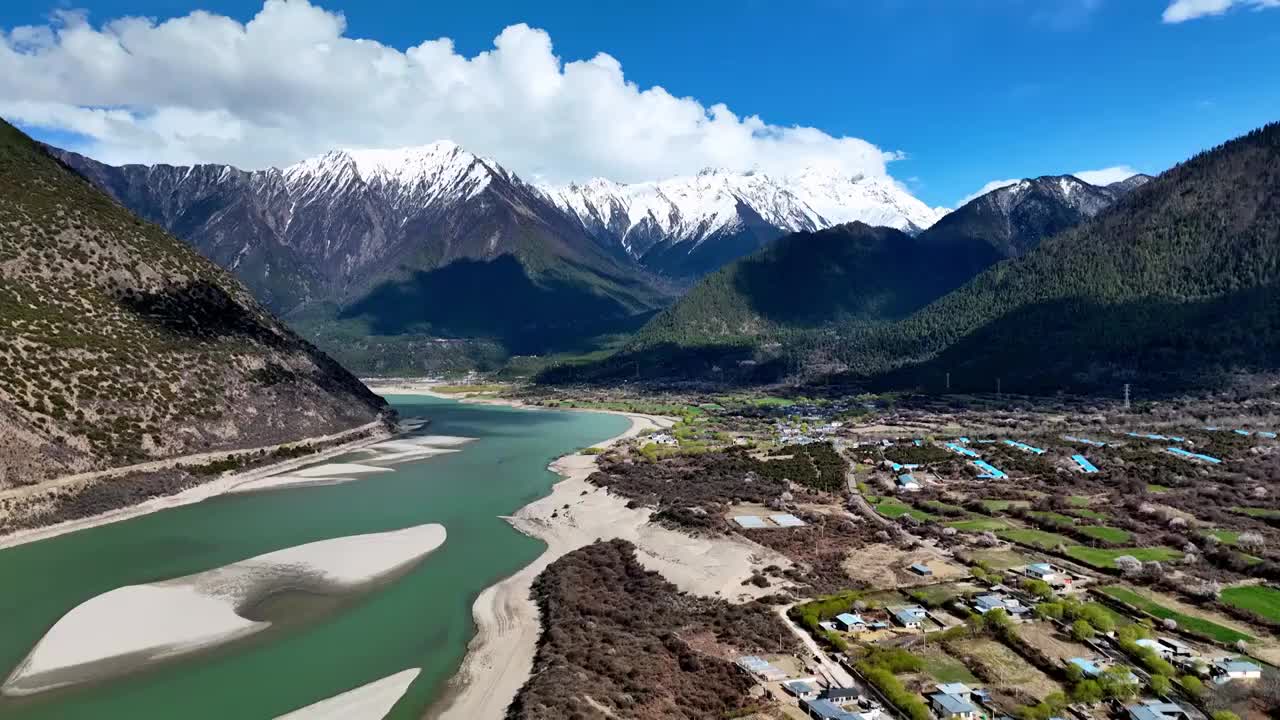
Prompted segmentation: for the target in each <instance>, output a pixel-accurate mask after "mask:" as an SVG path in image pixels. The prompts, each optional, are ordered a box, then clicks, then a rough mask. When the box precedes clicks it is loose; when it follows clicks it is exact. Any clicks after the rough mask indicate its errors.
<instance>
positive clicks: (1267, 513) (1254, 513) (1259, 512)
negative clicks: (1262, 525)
mask: <svg viewBox="0 0 1280 720" xmlns="http://www.w3.org/2000/svg"><path fill="white" fill-rule="evenodd" d="M1231 512H1234V513H1240V514H1241V515H1248V516H1249V517H1255V518H1262V519H1264V520H1275V519H1277V518H1280V510H1272V509H1271V508H1255V507H1233V508H1231Z"/></svg>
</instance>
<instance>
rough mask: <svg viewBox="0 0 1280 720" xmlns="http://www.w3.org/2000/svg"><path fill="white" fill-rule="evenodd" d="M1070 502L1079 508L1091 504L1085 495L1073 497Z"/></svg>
mask: <svg viewBox="0 0 1280 720" xmlns="http://www.w3.org/2000/svg"><path fill="white" fill-rule="evenodd" d="M1070 500H1071V504H1072V505H1075V506H1077V507H1084V506H1085V505H1088V504H1089V498H1087V497H1085V496H1084V495H1072V496H1071V498H1070Z"/></svg>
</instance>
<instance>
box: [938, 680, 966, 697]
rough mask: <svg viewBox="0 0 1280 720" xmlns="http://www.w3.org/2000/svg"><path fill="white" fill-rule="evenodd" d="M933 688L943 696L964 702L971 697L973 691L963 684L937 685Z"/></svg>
mask: <svg viewBox="0 0 1280 720" xmlns="http://www.w3.org/2000/svg"><path fill="white" fill-rule="evenodd" d="M935 687H936V688H937V690H938V692H940V693H943V694H944V695H955V696H956V697H958V698H962V699H964V700H968V699H970V698H971V697H972V696H973V690H972V689H971V688H970V687H969V686H968V685H965V684H964V683H939V684H938V685H936V686H935Z"/></svg>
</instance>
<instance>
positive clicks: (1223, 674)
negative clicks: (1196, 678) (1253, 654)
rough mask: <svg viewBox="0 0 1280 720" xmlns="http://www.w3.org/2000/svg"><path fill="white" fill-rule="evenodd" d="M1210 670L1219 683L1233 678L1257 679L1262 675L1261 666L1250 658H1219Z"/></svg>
mask: <svg viewBox="0 0 1280 720" xmlns="http://www.w3.org/2000/svg"><path fill="white" fill-rule="evenodd" d="M1210 672H1211V673H1212V674H1213V679H1214V681H1215V682H1217V683H1227V682H1231V681H1232V680H1257V679H1258V678H1260V677H1262V667H1261V666H1259V665H1256V664H1254V663H1251V662H1249V661H1248V660H1233V659H1231V658H1223V659H1221V660H1218V661H1217V662H1215V663H1214V664H1213V668H1212V669H1211V670H1210Z"/></svg>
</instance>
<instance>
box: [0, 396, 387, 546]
mask: <svg viewBox="0 0 1280 720" xmlns="http://www.w3.org/2000/svg"><path fill="white" fill-rule="evenodd" d="M369 431H372V432H373V435H372V436H371V437H364V438H358V439H356V440H351V441H349V442H345V443H341V444H339V445H334V446H333V447H330V448H326V449H324V450H322V451H320V452H319V453H316V454H314V455H308V456H305V457H299V458H293V459H291V460H286V461H284V462H281V463H275V464H272V465H269V466H266V467H261V468H255V469H253V470H246V471H244V472H237V473H230V474H227V475H224V476H222V477H220V478H218V479H216V480H213V481H210V482H207V483H202V484H200V485H196V486H195V487H193V488H189V489H187V490H183V491H182V492H180V493H177V494H175V495H166V496H164V497H157V498H152V499H150V500H147V501H146V502H142V503H139V504H137V505H131V506H129V507H124V508H119V509H117V510H110V511H108V512H105V513H102V514H100V515H94V516H93V517H87V518H81V519H78V520H68V521H66V522H61V523H57V524H54V525H47V526H44V527H38V528H32V529H29V530H19V531H17V532H14V533H10V534H8V535H4V536H0V550H2V549H4V548H9V547H15V546H17V545H24V544H26V543H29V542H36V541H37V540H47V539H49V538H52V537H57V536H59V535H65V534H66V533H70V532H76V531H77V530H85V529H88V528H91V527H97V526H99V525H107V524H109V523H114V522H119V521H121V520H128V519H129V518H134V517H138V516H140V515H148V514H150V513H153V512H159V511H161V510H168V509H169V508H175V507H181V506H182V505H190V504H192V503H197V502H200V501H201V500H206V499H208V498H211V497H216V496H218V495H221V494H223V493H226V492H230V491H231V490H233V489H235V488H236V487H239V486H241V485H244V484H247V483H252V482H256V481H257V480H259V479H262V478H265V477H270V476H273V475H280V474H282V473H290V472H292V471H293V470H294V469H296V468H301V467H304V466H307V465H312V464H315V463H317V462H320V461H322V460H325V459H326V458H332V457H337V456H339V455H345V454H347V453H350V452H352V451H355V450H358V449H360V448H363V447H365V446H369V445H373V444H375V443H378V442H380V441H382V440H385V439H386V438H387V437H388V435H389V433H388V432H386V431H385V430H383V429H382V428H381V421H378V422H373V423H369V424H367V425H362V426H360V427H358V428H352V429H350V430H344V431H342V432H339V433H334V434H333V435H326V436H323V437H318V438H311V439H310V440H309V441H310V442H328V441H332V440H340V439H342V438H343V437H345V436H348V435H355V434H357V433H361V432H369ZM297 442H308V441H305V440H300V441H297ZM273 447H278V446H273ZM249 451H250V450H241V451H237V452H249ZM227 454H228V453H221V454H217V453H204V454H202V455H191V456H186V457H182V458H172V459H170V460H165V461H156V462H152V463H144V464H143V465H135V466H131V467H132V468H142V467H144V466H145V467H149V468H152V469H155V468H156V467H160V466H162V465H164V466H179V465H187V464H192V463H193V462H194V461H193V458H195V459H203V460H204V461H207V460H208V459H217V457H222V456H225V455H227ZM230 454H236V453H235V452H232V453H230ZM215 456H216V457H215ZM153 466H154V467H153ZM128 470H129V468H115V469H113V470H109V471H103V472H102V473H98V474H99V475H102V476H103V477H104V478H105V477H107V476H108V474H109V475H110V476H111V477H114V476H118V475H120V474H124V473H126V472H127V471H128Z"/></svg>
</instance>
